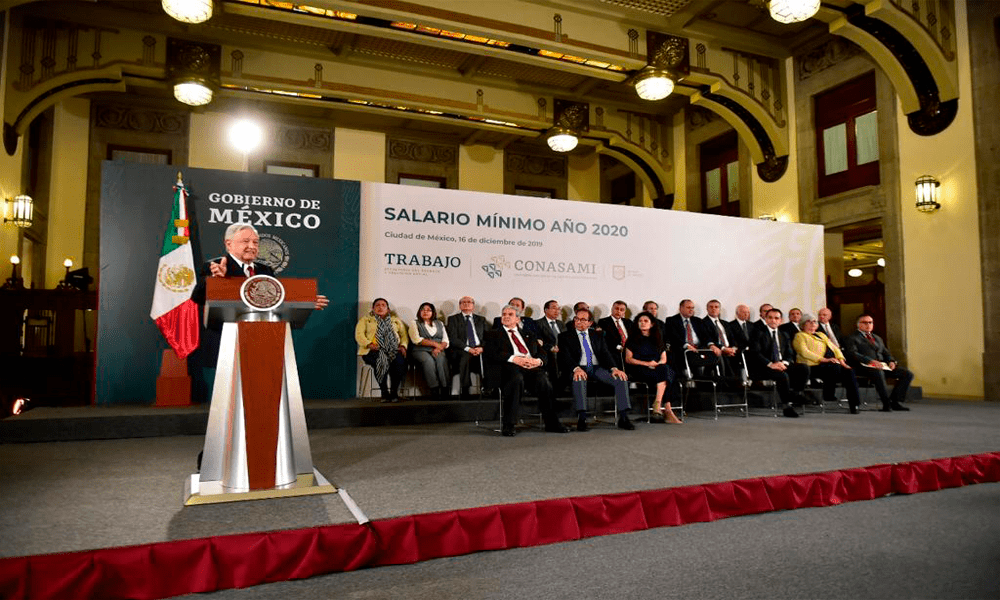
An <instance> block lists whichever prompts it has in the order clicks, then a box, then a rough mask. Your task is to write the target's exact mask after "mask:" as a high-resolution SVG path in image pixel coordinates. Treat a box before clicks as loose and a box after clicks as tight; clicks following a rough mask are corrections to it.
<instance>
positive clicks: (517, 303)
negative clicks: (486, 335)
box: [493, 296, 542, 342]
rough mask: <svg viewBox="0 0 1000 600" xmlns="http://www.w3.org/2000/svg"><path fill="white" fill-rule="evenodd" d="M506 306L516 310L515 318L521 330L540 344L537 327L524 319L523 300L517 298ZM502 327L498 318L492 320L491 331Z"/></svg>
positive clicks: (529, 320) (512, 299) (531, 321)
mask: <svg viewBox="0 0 1000 600" xmlns="http://www.w3.org/2000/svg"><path fill="white" fill-rule="evenodd" d="M507 305H508V306H513V307H514V308H515V309H516V310H517V318H518V319H520V320H521V329H524V330H525V331H527V332H529V333H531V335H533V336H535V338H536V339H538V340H539V342H541V339H542V338H541V335H540V333H539V331H538V326H537V325H536V324H535V322H534V321H533V320H531V319H526V318H524V316H525V315H524V300H522V299H520V298H518V297H517V296H515V297H513V298H511V299H510V301H509V302H507ZM501 327H503V325H502V324H501V323H500V317H494V318H493V329H500V328H501Z"/></svg>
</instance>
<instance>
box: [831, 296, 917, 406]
mask: <svg viewBox="0 0 1000 600" xmlns="http://www.w3.org/2000/svg"><path fill="white" fill-rule="evenodd" d="M874 327H875V319H874V317H872V316H871V315H869V314H867V313H865V314H863V315H861V316H860V317H858V330H857V331H855V332H854V333H852V334H850V335H849V336H847V337H845V338H844V340H843V342H844V347H843V350H844V354H845V355H846V356H847V360H848V362H849V363H851V365H852V366H853V367H855V368H856V369H857V370H858V374H859V375H864V376H865V377H867V378H868V379H870V380H871V382H872V385H874V386H875V390H876V391H877V392H878V397H879V399H880V400H881V401H882V409H881V410H882V412H891V411H894V410H897V411H907V410H910V409H908V408H906V407H905V406H903V405H902V404H900V402H901V401H904V400H906V392H907V391H908V390H909V389H910V383H911V382H912V381H913V373H912V372H910V371H908V370H907V369H904V368H903V367H901V366H899V365H898V364H896V359H895V358H893V357H892V354H890V353H889V348H887V347H886V345H885V342H883V341H882V338H880V337H879V336H877V335H875V334H874V333H872V329H873V328H874ZM886 377H892V378H893V379H895V380H896V385H895V386H894V387H893V388H892V393H891V394H890V393H889V389H888V388H887V387H886V385H885V378H886Z"/></svg>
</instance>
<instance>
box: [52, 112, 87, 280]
mask: <svg viewBox="0 0 1000 600" xmlns="http://www.w3.org/2000/svg"><path fill="white" fill-rule="evenodd" d="M89 135H90V101H89V100H86V99H83V98H71V99H69V100H66V101H64V102H60V103H59V104H57V105H56V106H55V111H54V114H53V121H52V147H53V148H54V150H53V152H52V181H51V182H50V186H49V189H50V190H51V193H50V196H49V231H48V248H47V251H46V255H45V287H46V288H54V287H55V286H56V285H57V284H58V283H59V281H60V280H62V279H63V278H64V277H65V275H66V268H65V267H64V266H63V261H64V260H66V259H67V258H70V259H72V260H73V263H74V265H75V266H76V267H79V266H80V263H81V259H82V257H83V222H84V213H85V208H86V203H87V177H86V173H87V152H88V146H89Z"/></svg>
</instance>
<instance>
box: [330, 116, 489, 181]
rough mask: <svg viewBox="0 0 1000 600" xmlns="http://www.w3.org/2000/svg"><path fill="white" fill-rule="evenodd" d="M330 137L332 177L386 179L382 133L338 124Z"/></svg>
mask: <svg viewBox="0 0 1000 600" xmlns="http://www.w3.org/2000/svg"><path fill="white" fill-rule="evenodd" d="M333 139H334V145H333V148H334V149H333V177H334V179H354V180H356V181H375V182H379V183H385V134H384V133H379V132H377V131H359V130H357V129H343V128H337V130H336V131H335V132H334V134H333ZM501 185H502V182H501Z"/></svg>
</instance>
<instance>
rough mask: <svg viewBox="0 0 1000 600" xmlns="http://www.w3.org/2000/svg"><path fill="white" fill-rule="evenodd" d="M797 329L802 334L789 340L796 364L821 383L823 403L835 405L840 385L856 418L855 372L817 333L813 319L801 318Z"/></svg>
mask: <svg viewBox="0 0 1000 600" xmlns="http://www.w3.org/2000/svg"><path fill="white" fill-rule="evenodd" d="M799 327H801V328H802V330H801V331H799V332H798V333H797V334H795V339H793V340H792V346H794V348H795V354H796V355H797V357H796V362H799V363H802V364H804V365H806V366H808V367H809V375H810V377H811V378H813V379H822V380H823V401H824V402H835V401H836V399H837V397H836V388H837V381H840V384H841V385H843V386H844V390H845V392H846V393H847V403H848V405H849V406H850V407H851V414H852V415H856V414H858V405H860V404H861V396H860V394H859V393H858V380H857V379H856V378H855V377H854V370H853V369H851V367H849V366H847V361H845V360H844V353H843V352H841V351H840V348H838V347H837V345H836V344H834V343H833V342H831V341H830V338H828V337H826V334H825V333H822V332H819V331H816V330H817V329H818V324H817V323H816V317H814V316H812V315H802V319H801V320H800V321H799Z"/></svg>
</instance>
